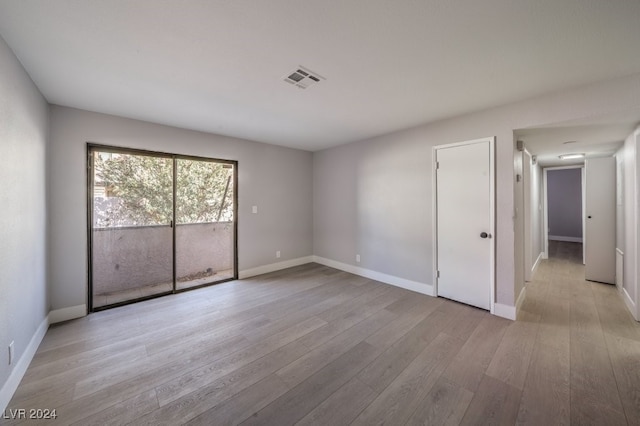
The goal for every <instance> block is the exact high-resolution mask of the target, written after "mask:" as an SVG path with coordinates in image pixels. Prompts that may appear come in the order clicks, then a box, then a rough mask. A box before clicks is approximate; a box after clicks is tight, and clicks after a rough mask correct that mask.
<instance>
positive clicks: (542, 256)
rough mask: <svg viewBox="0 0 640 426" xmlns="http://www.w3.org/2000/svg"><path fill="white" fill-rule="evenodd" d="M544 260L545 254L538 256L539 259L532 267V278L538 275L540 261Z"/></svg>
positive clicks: (541, 253)
mask: <svg viewBox="0 0 640 426" xmlns="http://www.w3.org/2000/svg"><path fill="white" fill-rule="evenodd" d="M542 259H544V253H543V252H540V254H539V255H538V258H537V259H536V261H535V262H534V263H533V266H532V267H531V276H532V277H533V276H534V275H535V273H536V269H538V266H539V265H540V261H541V260H542Z"/></svg>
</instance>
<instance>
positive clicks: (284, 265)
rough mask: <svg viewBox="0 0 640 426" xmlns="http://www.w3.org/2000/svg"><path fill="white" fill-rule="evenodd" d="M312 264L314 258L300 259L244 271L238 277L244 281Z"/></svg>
mask: <svg viewBox="0 0 640 426" xmlns="http://www.w3.org/2000/svg"><path fill="white" fill-rule="evenodd" d="M311 262H313V256H304V257H298V258H296V259H290V260H285V261H282V262H276V263H270V264H268V265H262V266H258V267H255V268H251V269H244V270H242V271H240V272H239V273H238V277H239V279H241V280H242V279H245V278H249V277H255V276H256V275H262V274H268V273H269V272H275V271H279V270H281V269H287V268H293V267H294V266H299V265H304V264H306V263H311Z"/></svg>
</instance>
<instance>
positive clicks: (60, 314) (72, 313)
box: [48, 305, 87, 324]
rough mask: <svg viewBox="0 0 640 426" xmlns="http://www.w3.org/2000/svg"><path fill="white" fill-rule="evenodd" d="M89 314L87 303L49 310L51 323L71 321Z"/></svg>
mask: <svg viewBox="0 0 640 426" xmlns="http://www.w3.org/2000/svg"><path fill="white" fill-rule="evenodd" d="M86 316H87V305H76V306H69V307H68V308H62V309H56V310H55V311H51V312H49V317H48V318H49V324H56V323H58V322H62V321H69V320H72V319H76V318H82V317H86Z"/></svg>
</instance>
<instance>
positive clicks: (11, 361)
mask: <svg viewBox="0 0 640 426" xmlns="http://www.w3.org/2000/svg"><path fill="white" fill-rule="evenodd" d="M12 363H13V341H11V343H9V365H11V364H12Z"/></svg>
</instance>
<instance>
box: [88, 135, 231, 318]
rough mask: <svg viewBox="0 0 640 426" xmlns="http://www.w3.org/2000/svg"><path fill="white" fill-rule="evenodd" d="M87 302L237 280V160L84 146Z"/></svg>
mask: <svg viewBox="0 0 640 426" xmlns="http://www.w3.org/2000/svg"><path fill="white" fill-rule="evenodd" d="M87 154H88V170H89V173H88V185H87V189H88V191H87V193H88V216H89V217H88V228H89V229H88V240H89V241H88V243H89V307H90V311H97V310H102V309H106V308H111V307H115V306H120V305H123V304H127V303H132V302H136V301H140V300H144V299H149V298H152V297H157V296H161V295H165V294H170V293H176V292H180V291H184V290H188V289H193V288H197V287H202V286H206V285H211V284H216V283H220V282H225V281H229V280H232V279H237V269H238V268H237V237H236V236H237V220H236V218H237V168H238V165H237V162H236V161H229V160H218V159H212V158H201V157H189V156H182V155H176V154H165V153H158V152H150V151H141V150H132V149H123V148H116V147H108V146H102V145H94V144H88V146H87Z"/></svg>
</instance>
